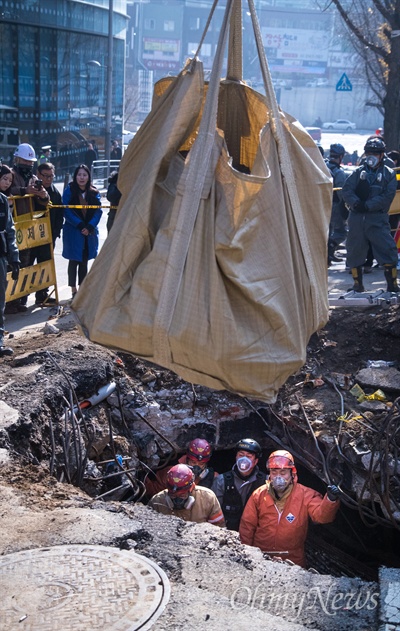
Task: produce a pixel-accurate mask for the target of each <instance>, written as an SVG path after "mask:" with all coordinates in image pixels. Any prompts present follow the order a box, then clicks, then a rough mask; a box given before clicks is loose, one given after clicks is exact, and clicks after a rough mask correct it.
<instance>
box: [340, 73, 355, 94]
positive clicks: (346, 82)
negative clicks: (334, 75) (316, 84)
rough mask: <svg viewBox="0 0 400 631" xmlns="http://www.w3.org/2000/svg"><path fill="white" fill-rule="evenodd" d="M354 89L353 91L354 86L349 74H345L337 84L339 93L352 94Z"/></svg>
mask: <svg viewBox="0 0 400 631" xmlns="http://www.w3.org/2000/svg"><path fill="white" fill-rule="evenodd" d="M352 89H353V86H352V85H351V81H350V79H349V77H348V76H347V74H346V73H345V72H344V73H343V74H342V76H341V77H340V79H339V81H338V82H337V84H336V91H337V92H351V91H352Z"/></svg>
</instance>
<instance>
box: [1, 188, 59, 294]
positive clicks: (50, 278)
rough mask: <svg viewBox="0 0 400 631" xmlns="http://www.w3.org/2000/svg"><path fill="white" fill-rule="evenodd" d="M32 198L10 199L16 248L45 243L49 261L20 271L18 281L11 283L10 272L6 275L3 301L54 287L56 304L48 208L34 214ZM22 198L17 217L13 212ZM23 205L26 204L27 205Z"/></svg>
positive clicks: (55, 280) (27, 247)
mask: <svg viewBox="0 0 400 631" xmlns="http://www.w3.org/2000/svg"><path fill="white" fill-rule="evenodd" d="M33 198H34V195H24V196H19V195H15V196H13V197H12V199H13V200H14V202H15V203H14V212H13V215H14V222H15V233H16V241H17V246H18V249H19V250H20V251H21V250H28V249H31V248H35V247H38V246H41V245H46V244H48V245H49V249H50V258H49V260H47V261H43V262H42V263H36V264H35V265H29V266H28V267H23V268H21V270H20V273H19V278H18V280H12V278H11V272H9V273H8V274H7V287H6V302H10V301H11V300H16V299H17V298H22V297H23V296H27V295H29V294H32V293H34V292H37V291H40V290H42V289H46V288H47V287H52V286H54V291H55V296H56V301H57V302H58V290H57V277H56V268H55V265H54V252H53V239H52V234H51V225H50V210H49V208H43V210H40V211H34V210H33ZM22 199H23V200H24V208H23V212H22V213H21V212H20V213H19V214H18V213H17V212H16V209H17V210H18V208H17V207H18V200H22ZM26 202H28V206H27V204H26ZM28 209H29V210H28ZM51 293H53V292H51ZM50 295H51V294H50Z"/></svg>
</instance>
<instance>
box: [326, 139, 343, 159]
mask: <svg viewBox="0 0 400 631" xmlns="http://www.w3.org/2000/svg"><path fill="white" fill-rule="evenodd" d="M329 153H330V155H331V156H344V154H345V153H346V150H345V148H344V147H343V145H341V144H340V143H339V142H336V143H334V144H333V145H331V146H330V147H329Z"/></svg>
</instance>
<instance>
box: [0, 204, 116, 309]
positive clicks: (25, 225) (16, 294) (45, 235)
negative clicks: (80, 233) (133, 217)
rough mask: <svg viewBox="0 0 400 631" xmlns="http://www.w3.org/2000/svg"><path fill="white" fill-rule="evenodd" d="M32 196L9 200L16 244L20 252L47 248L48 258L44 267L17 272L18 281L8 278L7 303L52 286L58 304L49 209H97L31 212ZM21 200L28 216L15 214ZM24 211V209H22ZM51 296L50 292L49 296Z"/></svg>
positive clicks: (36, 265) (38, 264)
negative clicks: (49, 256) (11, 205)
mask: <svg viewBox="0 0 400 631" xmlns="http://www.w3.org/2000/svg"><path fill="white" fill-rule="evenodd" d="M34 197H35V196H34V195H23V196H21V195H14V196H12V197H11V198H10V199H11V200H12V201H15V204H14V210H13V217H14V224H15V233H16V241H17V246H18V249H19V250H28V249H31V248H35V247H38V246H40V245H46V244H47V243H48V244H49V245H50V253H51V258H50V259H49V260H48V261H44V262H43V263H36V264H35V265H31V266H29V267H23V268H22V269H21V270H20V273H19V278H18V280H16V281H13V280H12V278H11V272H9V273H8V274H7V288H6V302H10V301H11V300H16V299H18V298H22V297H23V296H27V295H28V294H32V293H34V292H37V291H40V290H42V289H47V287H52V286H54V291H55V296H56V301H57V302H58V290H57V277H56V269H55V264H54V252H53V237H52V234H51V224H50V214H49V212H50V208H60V209H64V208H85V209H87V208H99V206H86V205H79V206H78V205H75V206H72V205H71V204H68V205H55V204H54V205H53V204H51V203H50V204H49V206H48V207H47V208H43V210H38V211H35V210H34V209H33V198H34ZM20 199H23V200H24V203H26V201H27V200H29V208H30V210H29V212H24V213H23V214H21V213H20V214H18V200H20ZM101 208H109V209H115V210H116V209H117V208H118V207H117V206H108V205H107V206H101ZM24 210H25V208H24ZM51 293H53V292H51Z"/></svg>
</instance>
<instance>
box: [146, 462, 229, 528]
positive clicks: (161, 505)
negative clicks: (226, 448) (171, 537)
mask: <svg viewBox="0 0 400 631" xmlns="http://www.w3.org/2000/svg"><path fill="white" fill-rule="evenodd" d="M148 506H150V508H152V509H153V510H155V511H157V513H162V514H163V515H175V516H176V517H181V519H184V520H185V521H193V522H196V523H197V524H201V523H205V522H207V523H209V524H213V525H215V526H225V520H224V515H223V513H222V510H221V506H220V504H219V502H218V500H217V498H216V497H215V494H214V493H213V492H212V491H211V490H210V489H207V488H205V487H202V486H196V484H195V481H194V473H193V471H192V469H190V468H189V467H188V466H187V465H185V464H176V465H175V466H173V467H171V469H170V470H169V471H168V475H167V488H166V489H164V491H160V493H157V494H156V495H154V497H152V498H151V500H150V501H149V503H148Z"/></svg>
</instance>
